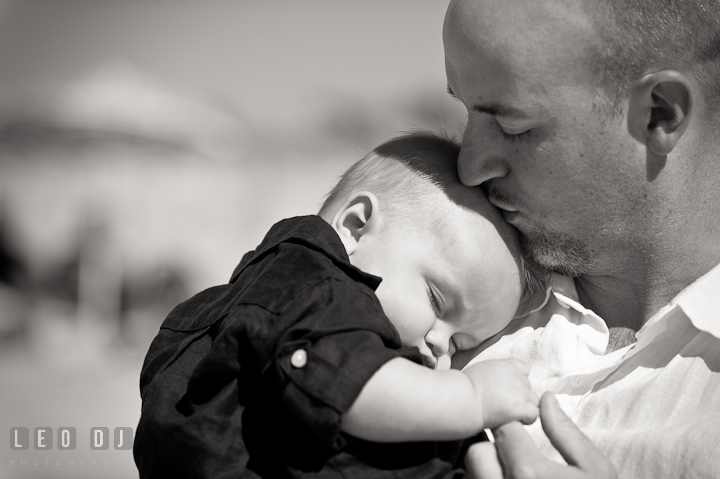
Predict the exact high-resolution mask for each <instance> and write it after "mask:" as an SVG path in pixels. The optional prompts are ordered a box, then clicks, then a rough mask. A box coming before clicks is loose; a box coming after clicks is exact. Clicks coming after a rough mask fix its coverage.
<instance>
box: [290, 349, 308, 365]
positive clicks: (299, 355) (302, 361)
mask: <svg viewBox="0 0 720 479" xmlns="http://www.w3.org/2000/svg"><path fill="white" fill-rule="evenodd" d="M290 364H292V365H293V366H294V367H296V368H302V367H304V366H305V365H306V364H307V352H306V351H305V350H304V349H298V350H297V351H295V352H294V353H293V354H292V356H291V357H290Z"/></svg>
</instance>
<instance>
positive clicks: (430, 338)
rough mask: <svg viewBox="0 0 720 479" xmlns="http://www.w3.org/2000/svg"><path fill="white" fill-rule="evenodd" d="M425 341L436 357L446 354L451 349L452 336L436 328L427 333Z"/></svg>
mask: <svg viewBox="0 0 720 479" xmlns="http://www.w3.org/2000/svg"><path fill="white" fill-rule="evenodd" d="M425 343H426V344H427V345H428V347H429V348H430V351H431V352H432V353H433V356H435V357H436V358H439V357H440V356H445V355H446V354H447V353H448V350H449V349H450V338H446V337H445V335H443V334H441V333H439V332H437V331H434V330H433V331H429V332H428V333H427V334H426V335H425Z"/></svg>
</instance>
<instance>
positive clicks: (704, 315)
mask: <svg viewBox="0 0 720 479" xmlns="http://www.w3.org/2000/svg"><path fill="white" fill-rule="evenodd" d="M551 295H553V296H555V298H556V299H557V300H558V302H559V303H560V304H561V305H562V306H564V307H567V308H571V309H573V310H575V311H577V312H579V313H581V314H584V315H591V316H594V317H596V318H598V319H600V320H602V318H600V316H598V315H597V314H595V313H594V312H593V311H591V310H589V309H587V308H585V307H584V306H583V305H582V304H580V301H579V298H578V293H577V288H576V287H575V281H573V279H572V278H569V277H567V276H562V275H559V274H556V273H553V274H552V277H551V279H550V282H549V285H548V294H547V297H546V299H545V302H547V301H548V300H549V298H550V296H551ZM544 305H545V303H543V306H544ZM677 307H680V308H681V309H682V310H683V312H684V313H685V315H686V316H687V317H688V319H690V322H692V324H693V326H695V327H696V328H697V329H699V330H700V331H705V332H707V333H710V334H712V335H713V336H715V337H716V338H720V265H717V266H715V267H714V268H713V269H712V270H710V271H709V272H708V273H706V274H705V275H704V276H701V277H700V278H698V279H697V280H695V282H693V283H692V284H691V285H690V286H688V287H687V288H685V289H684V290H683V291H681V292H680V293H679V294H678V295H677V296H675V298H673V300H672V301H670V303H668V304H667V305H665V306H664V307H662V308H661V309H660V310H659V311H658V312H657V313H655V314H654V315H653V316H652V317H651V318H650V319H649V320H648V321H646V322H645V324H644V325H643V327H642V328H640V331H638V333H637V335H636V336H637V338H638V339H639V338H640V336H641V335H643V334H644V333H645V332H646V331H647V330H649V329H652V328H653V325H654V324H656V323H659V322H661V320H662V318H664V317H665V316H666V315H667V314H668V313H669V312H670V311H672V310H674V309H675V308H677Z"/></svg>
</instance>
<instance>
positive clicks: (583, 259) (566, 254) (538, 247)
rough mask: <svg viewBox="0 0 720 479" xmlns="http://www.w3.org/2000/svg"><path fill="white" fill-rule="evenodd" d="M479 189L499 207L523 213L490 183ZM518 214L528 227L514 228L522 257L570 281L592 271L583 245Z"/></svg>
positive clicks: (517, 203)
mask: <svg viewBox="0 0 720 479" xmlns="http://www.w3.org/2000/svg"><path fill="white" fill-rule="evenodd" d="M482 187H483V190H484V191H485V193H486V194H487V196H488V198H495V199H497V200H499V201H500V203H502V204H506V205H510V206H512V207H515V208H518V209H519V210H522V211H527V209H526V208H524V207H522V201H521V200H520V199H519V198H518V197H517V196H516V195H513V194H508V193H506V192H505V191H503V189H502V188H501V187H499V186H498V184H497V183H496V182H495V181H494V180H489V181H486V182H485V183H483V184H482ZM520 214H521V215H522V216H523V217H524V218H525V221H526V222H527V223H528V228H527V229H525V228H524V229H523V230H519V228H518V231H519V233H520V235H519V236H520V244H521V246H522V249H523V254H524V255H525V256H526V257H529V258H530V259H532V260H533V261H534V262H535V263H537V264H538V265H540V266H542V267H544V268H547V269H549V270H551V271H555V272H557V273H560V274H564V275H566V276H571V277H573V278H577V277H578V276H582V275H584V274H586V273H588V272H589V271H591V270H592V269H593V266H594V265H595V262H594V261H593V259H592V257H593V255H592V254H591V251H590V249H589V248H588V247H587V246H586V244H585V243H584V242H582V241H580V240H579V239H577V238H575V237H573V236H570V235H568V234H566V233H561V232H559V231H554V230H551V229H549V228H546V227H545V225H543V223H542V222H540V221H538V220H536V219H530V218H528V217H527V216H526V215H524V214H522V213H520Z"/></svg>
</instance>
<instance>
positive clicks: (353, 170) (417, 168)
mask: <svg viewBox="0 0 720 479" xmlns="http://www.w3.org/2000/svg"><path fill="white" fill-rule="evenodd" d="M459 152H460V146H459V145H458V144H457V143H456V142H454V141H452V140H451V139H450V138H448V137H445V136H442V135H440V134H438V133H433V132H427V131H417V132H412V133H408V134H405V135H402V136H398V137H396V138H393V139H391V140H389V141H387V142H385V143H383V144H382V145H380V146H378V147H377V148H375V149H374V150H373V151H371V152H370V153H368V154H367V155H365V157H364V158H363V159H361V160H360V161H358V162H357V163H355V164H354V165H352V166H351V167H350V168H349V169H348V170H347V171H346V172H345V173H344V174H343V175H342V176H341V177H340V181H338V183H337V185H335V188H333V189H332V191H330V193H328V195H327V197H326V199H325V202H324V203H323V205H322V207H321V208H320V212H319V213H318V214H319V215H320V216H322V217H324V218H327V217H328V216H332V215H333V214H334V213H335V212H336V211H337V210H338V209H339V208H340V207H341V206H342V203H343V202H344V201H345V200H346V199H347V198H348V197H349V196H350V195H351V194H353V193H355V192H359V191H370V192H372V193H373V194H375V195H376V196H377V197H378V198H379V199H382V200H384V201H382V204H383V206H382V208H383V210H384V211H386V212H388V213H389V214H391V215H393V216H394V217H395V216H400V217H402V216H404V213H405V212H407V211H408V210H409V207H410V206H413V205H415V206H417V204H418V203H419V202H425V200H427V199H429V198H431V197H433V196H434V195H436V194H438V193H441V192H442V191H444V190H446V189H447V188H448V187H452V186H454V185H457V186H460V185H461V183H460V180H459V179H458V176H457V157H458V153H459ZM426 204H427V206H428V207H432V202H426Z"/></svg>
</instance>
